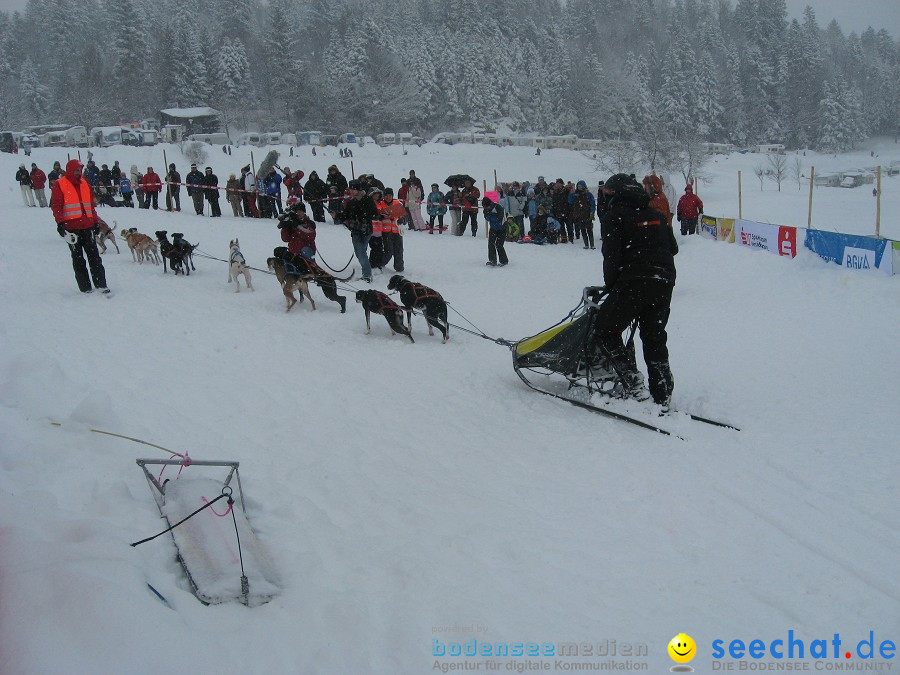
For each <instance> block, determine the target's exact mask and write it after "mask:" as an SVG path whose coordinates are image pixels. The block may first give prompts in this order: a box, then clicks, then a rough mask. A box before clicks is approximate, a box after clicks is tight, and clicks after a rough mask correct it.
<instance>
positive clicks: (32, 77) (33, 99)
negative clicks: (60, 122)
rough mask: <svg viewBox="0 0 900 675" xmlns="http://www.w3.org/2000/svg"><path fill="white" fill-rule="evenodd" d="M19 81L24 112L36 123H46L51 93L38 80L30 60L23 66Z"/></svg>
mask: <svg viewBox="0 0 900 675" xmlns="http://www.w3.org/2000/svg"><path fill="white" fill-rule="evenodd" d="M19 79H20V91H21V94H22V103H23V105H24V112H26V113H27V114H28V115H30V116H31V118H32V119H34V121H35V122H44V121H46V119H47V113H48V112H49V111H50V91H49V90H48V89H47V87H45V86H44V85H43V84H41V83H40V81H39V80H38V76H37V70H36V69H35V67H34V64H33V63H32V62H31V59H30V58H27V59H25V63H23V64H22V71H21V74H20V77H19Z"/></svg>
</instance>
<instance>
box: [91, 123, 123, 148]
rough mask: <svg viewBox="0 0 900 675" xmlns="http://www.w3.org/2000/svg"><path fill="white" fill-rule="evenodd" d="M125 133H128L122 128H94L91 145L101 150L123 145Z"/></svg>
mask: <svg viewBox="0 0 900 675" xmlns="http://www.w3.org/2000/svg"><path fill="white" fill-rule="evenodd" d="M124 133H126V130H125V129H123V128H122V127H93V128H92V129H91V144H92V145H94V146H96V147H100V148H108V147H110V146H113V145H122V143H123V134H124Z"/></svg>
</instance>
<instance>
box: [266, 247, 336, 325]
mask: <svg viewBox="0 0 900 675" xmlns="http://www.w3.org/2000/svg"><path fill="white" fill-rule="evenodd" d="M272 253H273V255H274V256H275V257H276V258H280V259H281V260H283V261H284V262H286V263H288V264H289V265H293V266H294V267H295V268H297V274H298V275H300V276H303V275H304V274H311V275H312V276H313V281H315V283H316V286H318V287H319V288H321V289H322V292H323V293H324V294H325V297H326V298H328V299H329V300H332V301H334V302H336V303H338V304H339V305H340V306H341V314H343V313H344V312H346V311H347V298H345V297H344V296H343V295H338V292H337V283H336V282H337V280H336V279H335V278H334V277H333V276H331V275H330V274H329V273H328V272H326V271H325V270H323V269H322V268H321V267H319V266H318V265H317V264H316V263H315V262H314V261H312V260H308V259H307V258H304V257H303V256H301V255H294V254H293V253H291V252H290V251H288V250H287V247H286V246H276V247H275V249H274V250H273V251H272ZM341 281H344V279H341ZM302 297H303V296H301V298H302Z"/></svg>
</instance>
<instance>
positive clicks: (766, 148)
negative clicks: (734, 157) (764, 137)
mask: <svg viewBox="0 0 900 675" xmlns="http://www.w3.org/2000/svg"><path fill="white" fill-rule="evenodd" d="M756 151H757V152H762V153H765V154H767V155H780V154H781V153H783V152H784V145H782V144H781V143H764V144H762V145H757V146H756Z"/></svg>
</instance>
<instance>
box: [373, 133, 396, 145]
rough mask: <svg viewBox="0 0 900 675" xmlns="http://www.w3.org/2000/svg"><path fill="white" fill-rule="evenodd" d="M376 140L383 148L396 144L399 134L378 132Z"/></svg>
mask: <svg viewBox="0 0 900 675" xmlns="http://www.w3.org/2000/svg"><path fill="white" fill-rule="evenodd" d="M375 142H376V143H378V145H380V146H381V147H383V148H384V147H387V146H389V145H394V143H396V142H397V134H378V135H377V136H376V137H375Z"/></svg>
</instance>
